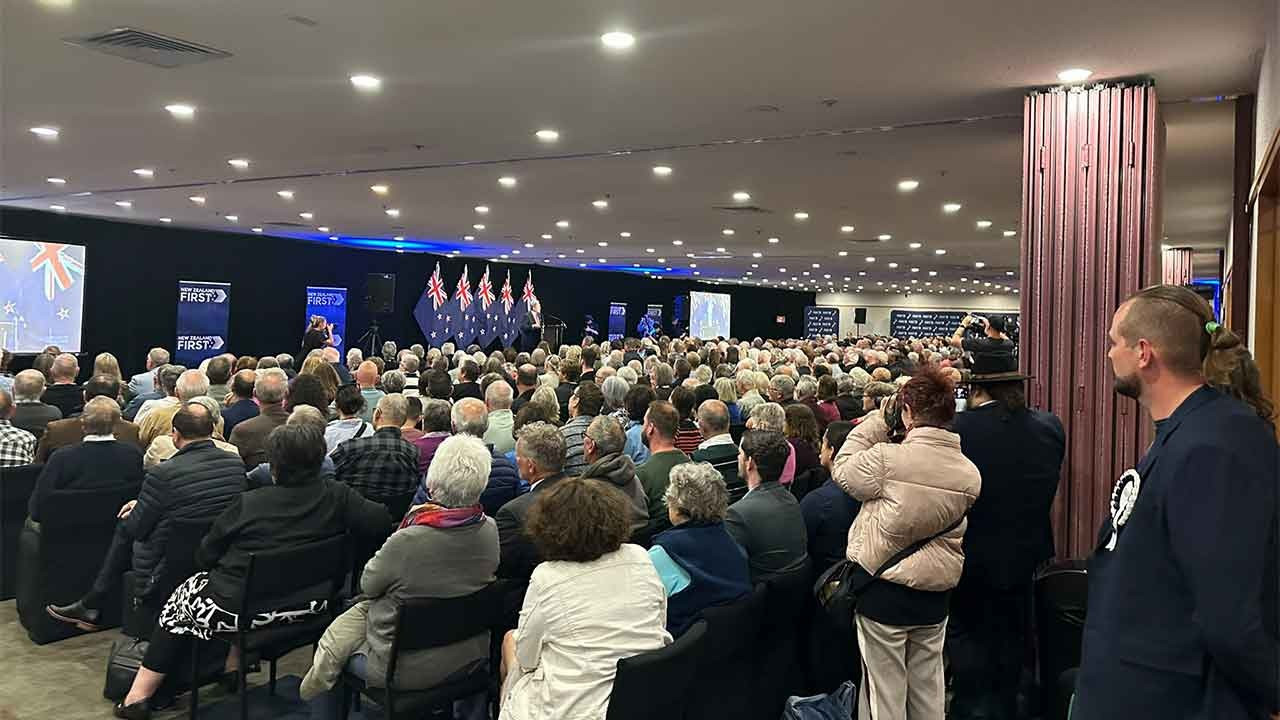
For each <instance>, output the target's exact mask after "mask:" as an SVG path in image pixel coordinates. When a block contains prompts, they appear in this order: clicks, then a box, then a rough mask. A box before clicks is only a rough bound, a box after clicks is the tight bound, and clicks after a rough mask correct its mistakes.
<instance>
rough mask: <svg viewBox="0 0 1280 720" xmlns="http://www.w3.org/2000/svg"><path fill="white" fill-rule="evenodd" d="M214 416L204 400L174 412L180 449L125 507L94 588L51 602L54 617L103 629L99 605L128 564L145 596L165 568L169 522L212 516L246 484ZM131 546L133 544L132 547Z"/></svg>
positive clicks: (152, 472)
mask: <svg viewBox="0 0 1280 720" xmlns="http://www.w3.org/2000/svg"><path fill="white" fill-rule="evenodd" d="M212 437H213V418H212V417H210V416H209V411H208V410H207V409H205V407H204V406H203V405H200V404H199V403H188V404H186V405H185V406H183V407H182V409H180V410H179V411H178V412H177V414H175V415H174V416H173V444H174V445H175V446H177V448H178V453H177V454H176V455H174V456H173V457H171V458H169V459H168V460H166V461H165V462H163V463H160V464H159V465H157V466H155V467H154V468H152V469H151V470H150V471H149V472H148V473H147V477H146V479H145V480H143V483H142V490H141V491H140V492H139V493H138V499H137V500H131V501H130V502H128V503H125V505H124V507H122V508H120V523H119V524H118V525H116V534H115V537H113V538H112V540H111V547H110V549H108V550H107V556H106V558H105V559H104V560H103V563H102V569H101V570H100V571H99V572H98V577H97V578H96V579H94V581H93V587H92V589H90V590H89V593H88V594H86V595H85V596H84V597H82V598H80V599H79V600H77V601H75V602H74V603H71V604H70V605H61V606H59V605H49V606H48V607H46V608H45V610H46V611H47V612H48V613H49V615H50V616H51V617H53V618H54V619H56V620H61V621H62V622H66V623H71V624H73V625H75V626H76V627H78V628H80V629H81V630H86V631H90V632H92V631H95V630H98V629H100V628H99V627H98V625H97V622H98V607H99V605H100V603H101V601H102V599H103V598H104V597H106V595H107V593H109V592H118V590H117V589H116V583H117V581H118V580H119V579H120V576H121V574H123V573H124V571H126V570H128V569H129V565H130V558H131V557H132V563H133V570H134V572H135V573H137V575H138V576H139V578H140V586H139V588H138V592H137V596H138V597H139V598H142V597H145V596H146V595H147V593H148V592H149V591H150V590H151V585H152V583H153V582H154V581H155V579H156V578H157V577H159V575H160V572H161V570H162V567H161V566H162V563H163V562H164V548H165V543H166V541H167V539H168V536H169V526H170V524H171V523H172V522H173V521H174V520H196V519H201V518H208V519H209V520H213V518H215V517H217V515H218V513H220V512H222V511H223V509H225V508H226V507H227V506H228V505H230V504H231V501H232V500H233V499H234V498H235V497H236V496H237V495H239V494H240V493H241V492H242V491H243V490H244V488H245V475H244V465H242V464H241V463H240V460H239V459H238V458H237V457H236V456H235V455H232V454H231V453H229V452H226V451H225V450H222V449H220V448H218V447H217V446H216V445H214V444H213V440H212ZM131 546H132V547H131Z"/></svg>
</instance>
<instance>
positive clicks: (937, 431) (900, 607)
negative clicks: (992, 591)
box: [832, 368, 982, 720]
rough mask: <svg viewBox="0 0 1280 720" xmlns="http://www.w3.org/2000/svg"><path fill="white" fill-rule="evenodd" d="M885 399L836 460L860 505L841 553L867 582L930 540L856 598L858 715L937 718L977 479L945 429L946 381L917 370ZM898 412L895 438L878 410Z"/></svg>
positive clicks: (949, 399) (949, 392)
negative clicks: (951, 609) (951, 604)
mask: <svg viewBox="0 0 1280 720" xmlns="http://www.w3.org/2000/svg"><path fill="white" fill-rule="evenodd" d="M888 405H889V407H887V408H886V410H885V411H877V412H873V413H871V414H869V415H867V416H866V417H865V418H864V419H863V421H862V423H860V424H859V425H858V427H857V428H856V429H855V430H854V431H853V432H852V433H850V434H849V437H848V439H847V440H845V443H844V446H843V447H842V448H841V449H840V454H839V455H838V456H836V459H835V462H834V463H833V467H832V478H833V479H834V480H835V481H836V483H838V484H839V485H840V487H841V488H843V489H844V491H845V492H846V493H848V494H849V495H850V496H851V497H853V498H854V499H855V500H859V501H861V502H862V509H861V510H860V511H859V512H858V516H857V518H856V519H855V520H854V523H853V525H852V526H851V527H850V528H849V545H848V549H847V557H848V559H849V560H850V561H852V562H853V563H856V564H857V565H858V567H859V568H860V569H861V573H865V575H863V576H862V577H861V580H866V579H868V577H869V576H871V575H874V574H875V573H876V571H877V570H879V569H880V567H881V566H882V565H884V564H885V563H886V562H887V561H888V560H889V559H890V558H891V557H893V556H894V555H895V554H897V553H898V552H899V551H901V550H903V549H905V548H907V547H908V546H910V545H912V544H913V543H916V542H919V541H921V540H925V539H928V538H931V537H933V536H935V535H937V537H933V539H932V540H930V541H929V542H928V543H926V544H925V545H924V546H923V547H921V548H920V549H919V550H917V551H916V552H914V553H912V554H911V555H909V556H907V557H906V558H905V559H903V560H902V561H901V562H899V563H898V564H897V565H895V566H893V567H892V568H891V569H889V570H887V571H886V572H885V573H884V574H883V575H882V576H881V577H880V578H879V579H877V580H875V581H872V582H871V583H870V585H869V586H867V588H866V590H865V592H864V593H863V594H862V595H861V596H860V597H859V600H858V610H857V614H856V616H855V623H856V626H857V627H856V629H857V634H858V646H859V648H860V649H861V651H862V660H863V662H862V665H863V677H862V683H861V685H860V688H859V696H860V697H859V702H858V717H859V718H860V720H870V719H872V718H874V720H943V716H944V713H945V706H946V688H945V684H944V680H943V670H942V648H943V643H944V640H945V638H946V627H947V598H948V595H949V594H950V591H951V589H952V588H954V587H955V586H956V584H957V583H958V582H959V581H960V571H961V569H962V568H963V567H964V551H963V549H962V548H961V542H962V540H963V539H964V530H965V521H964V519H963V518H964V515H965V513H966V512H968V510H969V508H970V507H971V506H972V505H973V503H974V501H975V500H977V499H978V492H979V490H980V489H981V483H982V481H981V477H980V476H979V474H978V469H977V467H975V466H974V464H973V463H972V462H970V461H969V460H968V459H967V458H966V457H965V456H964V455H963V454H962V453H961V452H960V436H959V435H956V434H955V433H953V432H951V430H950V429H949V428H950V425H951V421H952V420H953V419H954V418H955V389H954V386H953V385H952V383H951V381H950V379H949V378H947V377H946V376H944V375H942V374H941V373H940V372H939V371H938V370H937V369H934V368H926V369H923V370H921V371H920V372H919V373H917V374H916V375H915V376H914V377H912V378H911V380H910V381H908V382H907V383H906V384H905V385H903V386H902V389H901V390H900V391H899V393H898V395H897V398H896V401H895V400H891V401H889V403H888ZM897 410H900V411H901V420H900V424H901V427H900V428H898V429H899V430H901V429H905V430H906V436H905V438H903V439H902V440H901V442H897V443H895V442H892V441H891V440H890V436H891V434H892V433H891V427H890V426H891V425H893V426H897V425H898V424H899V422H898V421H897V420H893V421H892V422H886V418H885V414H886V413H888V414H889V415H890V416H891V417H892V415H894V414H896V413H897ZM948 528H950V529H948ZM944 531H945V532H944ZM939 533H941V534H940V535H939ZM861 573H860V574H861Z"/></svg>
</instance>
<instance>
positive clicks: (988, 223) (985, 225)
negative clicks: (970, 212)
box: [976, 220, 991, 230]
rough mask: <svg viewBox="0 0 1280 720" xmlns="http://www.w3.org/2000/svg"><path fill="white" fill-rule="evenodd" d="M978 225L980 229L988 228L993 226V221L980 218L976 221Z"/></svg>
mask: <svg viewBox="0 0 1280 720" xmlns="http://www.w3.org/2000/svg"><path fill="white" fill-rule="evenodd" d="M976 225H977V226H978V229H979V230H986V229H987V228H989V227H991V221H990V220H979V221H978V222H977V223H976Z"/></svg>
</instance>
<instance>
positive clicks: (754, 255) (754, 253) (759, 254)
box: [751, 251, 764, 258]
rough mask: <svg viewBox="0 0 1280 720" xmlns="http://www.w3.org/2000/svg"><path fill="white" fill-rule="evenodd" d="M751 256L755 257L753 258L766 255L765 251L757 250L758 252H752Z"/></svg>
mask: <svg viewBox="0 0 1280 720" xmlns="http://www.w3.org/2000/svg"><path fill="white" fill-rule="evenodd" d="M751 257H753V258H758V257H764V253H762V252H759V251H756V252H753V253H751Z"/></svg>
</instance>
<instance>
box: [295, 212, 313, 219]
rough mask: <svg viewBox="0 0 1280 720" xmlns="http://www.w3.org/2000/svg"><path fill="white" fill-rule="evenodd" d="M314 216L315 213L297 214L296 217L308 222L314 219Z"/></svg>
mask: <svg viewBox="0 0 1280 720" xmlns="http://www.w3.org/2000/svg"><path fill="white" fill-rule="evenodd" d="M315 216H316V214H315V213H311V212H300V213H298V217H300V218H302V219H303V220H310V219H311V218H314V217H315Z"/></svg>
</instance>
